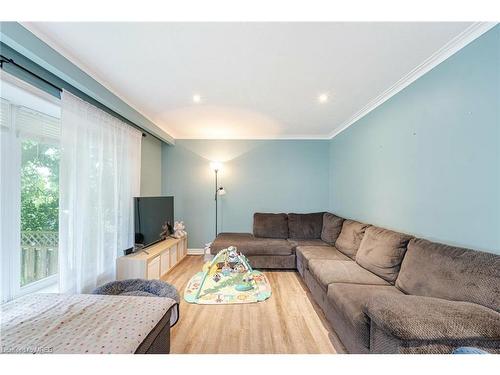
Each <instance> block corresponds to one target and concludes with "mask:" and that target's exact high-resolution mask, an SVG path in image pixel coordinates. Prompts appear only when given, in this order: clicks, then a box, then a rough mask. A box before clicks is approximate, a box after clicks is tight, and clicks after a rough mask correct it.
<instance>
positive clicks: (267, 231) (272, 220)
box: [253, 212, 288, 239]
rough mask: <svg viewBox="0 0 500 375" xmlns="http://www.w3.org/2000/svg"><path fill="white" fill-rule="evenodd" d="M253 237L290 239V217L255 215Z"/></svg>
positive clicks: (283, 215)
mask: <svg viewBox="0 0 500 375" xmlns="http://www.w3.org/2000/svg"><path fill="white" fill-rule="evenodd" d="M253 235H254V236H255V237H262V238H283V239H285V238H288V215H287V214H268V213H259V212H256V213H255V214H254V215H253Z"/></svg>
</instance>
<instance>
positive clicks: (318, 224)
mask: <svg viewBox="0 0 500 375" xmlns="http://www.w3.org/2000/svg"><path fill="white" fill-rule="evenodd" d="M322 228H323V212H317V213H313V214H288V237H289V238H293V239H306V240H312V239H318V238H320V237H321V229H322Z"/></svg>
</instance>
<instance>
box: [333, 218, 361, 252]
mask: <svg viewBox="0 0 500 375" xmlns="http://www.w3.org/2000/svg"><path fill="white" fill-rule="evenodd" d="M368 227H369V225H368V224H363V223H360V222H358V221H354V220H347V219H346V220H344V222H343V223H342V230H341V231H340V234H339V236H338V238H337V240H336V241H335V247H336V248H337V249H338V250H339V251H340V252H342V253H344V254H345V255H347V256H348V257H349V258H351V259H354V258H355V257H356V253H357V252H358V249H359V245H360V244H361V240H362V239H363V235H364V234H365V230H366V228H368Z"/></svg>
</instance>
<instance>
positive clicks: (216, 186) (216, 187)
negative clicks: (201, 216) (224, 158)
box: [215, 169, 219, 238]
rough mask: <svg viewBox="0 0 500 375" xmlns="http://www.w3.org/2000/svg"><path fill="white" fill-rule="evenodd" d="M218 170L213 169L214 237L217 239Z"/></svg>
mask: <svg viewBox="0 0 500 375" xmlns="http://www.w3.org/2000/svg"><path fill="white" fill-rule="evenodd" d="M218 171H219V170H218V169H215V237H216V238H217V206H218V205H217V189H218V185H217V172H218Z"/></svg>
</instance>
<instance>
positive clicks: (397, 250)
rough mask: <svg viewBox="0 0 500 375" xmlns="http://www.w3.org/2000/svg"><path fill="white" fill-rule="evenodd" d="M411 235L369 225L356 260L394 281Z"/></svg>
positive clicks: (391, 281) (369, 269)
mask: <svg viewBox="0 0 500 375" xmlns="http://www.w3.org/2000/svg"><path fill="white" fill-rule="evenodd" d="M411 239H412V236H409V235H407V234H403V233H398V232H394V231H392V230H388V229H384V228H379V227H375V226H371V227H369V228H367V229H366V231H365V235H364V236H363V240H362V241H361V245H359V250H358V252H357V254H356V262H357V263H358V264H359V265H360V266H361V267H363V268H365V269H367V270H368V271H371V272H373V273H374V274H375V275H377V276H380V277H381V278H382V279H384V280H386V281H388V282H390V283H394V282H395V281H396V278H397V277H398V273H399V269H400V267H401V262H402V261H403V257H404V255H405V253H406V248H407V246H408V242H410V240H411Z"/></svg>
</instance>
